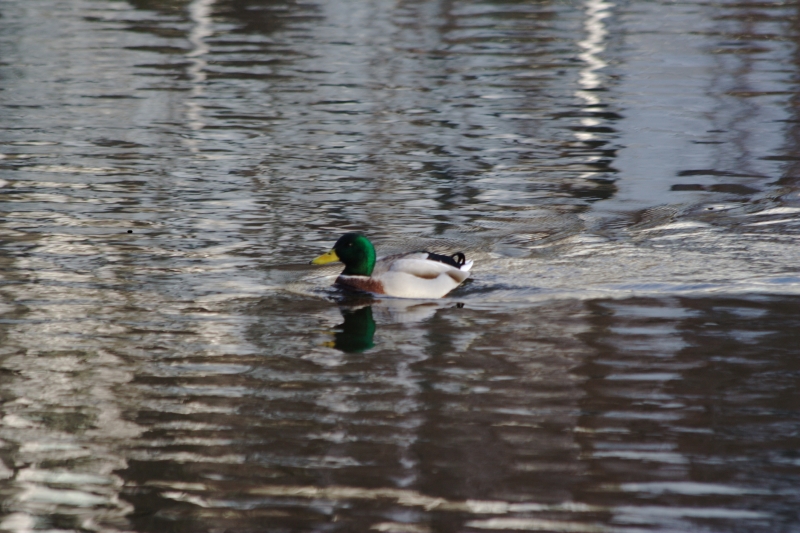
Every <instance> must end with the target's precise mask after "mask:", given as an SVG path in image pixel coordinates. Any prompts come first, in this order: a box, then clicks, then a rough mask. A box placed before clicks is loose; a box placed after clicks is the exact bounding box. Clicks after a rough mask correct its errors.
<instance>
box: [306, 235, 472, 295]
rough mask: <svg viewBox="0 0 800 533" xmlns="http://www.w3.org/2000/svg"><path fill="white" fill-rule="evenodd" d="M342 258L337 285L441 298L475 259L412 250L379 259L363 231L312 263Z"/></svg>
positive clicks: (464, 275)
mask: <svg viewBox="0 0 800 533" xmlns="http://www.w3.org/2000/svg"><path fill="white" fill-rule="evenodd" d="M335 261H341V262H342V263H344V270H343V271H342V273H341V274H340V275H339V277H338V278H336V285H339V286H341V287H344V288H346V289H352V290H356V291H362V292H369V293H372V294H385V295H386V296H395V297H398V298H441V297H442V296H444V295H445V294H447V293H448V292H450V291H452V290H453V289H455V288H456V287H458V286H459V285H460V284H461V283H462V282H463V281H464V280H465V279H467V278H468V277H469V269H470V268H472V261H467V258H466V257H465V256H464V254H463V253H461V252H458V253H455V254H453V255H440V254H434V253H430V252H411V253H405V254H397V255H389V256H386V257H381V258H379V259H376V257H375V247H373V246H372V243H371V242H369V239H367V237H366V236H364V235H363V234H361V233H345V234H344V235H342V236H341V237H339V240H338V241H336V244H334V245H333V249H332V250H331V251H330V252H328V253H326V254H322V255H321V256H319V257H317V258H316V259H314V260H313V261H311V264H313V265H325V264H328V263H333V262H335Z"/></svg>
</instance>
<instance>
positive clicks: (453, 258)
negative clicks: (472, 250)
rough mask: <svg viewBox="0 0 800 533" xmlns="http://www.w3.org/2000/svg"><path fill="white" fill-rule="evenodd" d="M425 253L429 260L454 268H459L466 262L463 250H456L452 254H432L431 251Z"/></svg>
mask: <svg viewBox="0 0 800 533" xmlns="http://www.w3.org/2000/svg"><path fill="white" fill-rule="evenodd" d="M425 253H426V254H428V259H430V260H431V261H438V262H440V263H444V264H445V265H450V266H454V267H456V268H461V267H462V266H464V264H465V263H466V262H467V256H465V255H464V253H463V252H456V253H454V254H453V255H441V254H433V253H431V252H425Z"/></svg>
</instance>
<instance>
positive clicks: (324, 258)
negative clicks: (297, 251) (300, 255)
mask: <svg viewBox="0 0 800 533" xmlns="http://www.w3.org/2000/svg"><path fill="white" fill-rule="evenodd" d="M338 260H339V256H338V255H336V252H334V251H333V250H331V251H330V252H328V253H326V254H322V255H321V256H319V257H317V258H316V259H314V260H313V261H311V264H312V265H327V264H328V263H335V262H336V261H338Z"/></svg>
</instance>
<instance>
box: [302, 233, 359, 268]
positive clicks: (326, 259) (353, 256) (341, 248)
mask: <svg viewBox="0 0 800 533" xmlns="http://www.w3.org/2000/svg"><path fill="white" fill-rule="evenodd" d="M334 261H341V262H342V263H344V271H343V272H342V274H344V275H345V276H370V275H372V269H373V268H375V248H374V247H373V246H372V243H371V242H369V239H367V238H366V237H365V236H364V235H363V234H361V233H345V234H344V235H342V236H341V237H339V240H338V241H336V244H334V245H333V250H331V251H330V252H328V253H326V254H322V255H321V256H319V257H317V258H316V259H314V260H313V261H311V264H313V265H325V264H327V263H333V262H334Z"/></svg>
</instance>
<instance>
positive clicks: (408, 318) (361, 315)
mask: <svg viewBox="0 0 800 533" xmlns="http://www.w3.org/2000/svg"><path fill="white" fill-rule="evenodd" d="M463 306H464V304H461V303H459V304H456V305H455V306H453V305H452V303H439V302H432V301H419V300H416V301H414V300H411V301H410V300H398V299H384V300H374V299H372V298H371V297H369V296H366V297H363V296H361V297H359V296H355V297H353V296H348V297H347V298H346V299H344V300H342V301H340V302H339V311H340V312H341V313H342V317H343V318H344V322H342V323H341V324H339V325H337V326H336V327H335V328H333V332H332V333H333V341H331V342H326V343H324V345H325V346H327V347H328V348H336V349H337V350H341V351H343V352H348V353H350V352H363V351H365V350H369V349H370V348H373V347H374V346H375V343H374V341H373V338H374V336H375V331H376V329H377V325H376V318H377V323H380V324H414V323H418V322H424V321H426V320H428V319H430V318H431V317H432V316H433V315H435V314H436V311H438V310H440V309H447V308H450V307H458V308H461V307H463Z"/></svg>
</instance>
